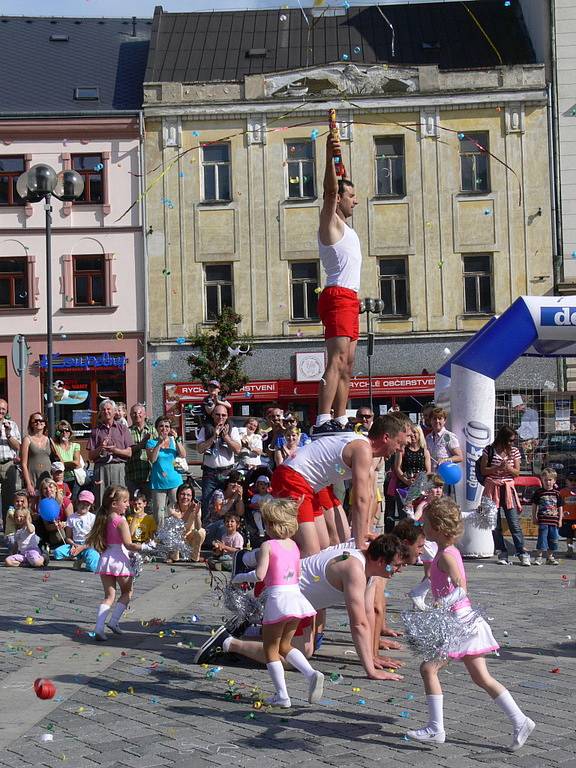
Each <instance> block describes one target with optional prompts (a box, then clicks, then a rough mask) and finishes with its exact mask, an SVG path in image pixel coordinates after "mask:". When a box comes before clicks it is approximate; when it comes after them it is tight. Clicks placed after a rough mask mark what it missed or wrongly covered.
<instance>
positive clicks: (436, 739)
mask: <svg viewBox="0 0 576 768" xmlns="http://www.w3.org/2000/svg"><path fill="white" fill-rule="evenodd" d="M406 736H408V738H409V739H415V740H416V741H428V742H432V743H434V744H444V742H445V741H446V732H445V731H438V732H437V733H435V732H434V731H433V730H432V729H431V728H429V727H428V726H426V728H419V729H418V730H417V731H406ZM526 738H528V737H526ZM524 741H526V739H524ZM522 743H524V742H522Z"/></svg>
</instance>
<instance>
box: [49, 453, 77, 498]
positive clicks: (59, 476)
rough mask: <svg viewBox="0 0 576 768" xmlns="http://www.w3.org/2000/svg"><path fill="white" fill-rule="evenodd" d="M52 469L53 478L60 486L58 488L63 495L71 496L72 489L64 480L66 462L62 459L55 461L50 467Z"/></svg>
mask: <svg viewBox="0 0 576 768" xmlns="http://www.w3.org/2000/svg"><path fill="white" fill-rule="evenodd" d="M50 471H51V474H52V480H54V482H55V483H56V485H57V486H58V490H59V491H60V492H61V493H62V495H63V496H67V497H68V498H70V497H71V496H72V491H71V490H70V486H69V485H68V483H65V482H64V463H63V462H62V461H53V462H52V466H51V467H50Z"/></svg>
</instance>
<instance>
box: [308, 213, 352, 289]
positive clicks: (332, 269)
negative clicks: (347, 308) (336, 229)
mask: <svg viewBox="0 0 576 768" xmlns="http://www.w3.org/2000/svg"><path fill="white" fill-rule="evenodd" d="M318 250H319V253H320V261H321V262H322V266H323V267H324V271H325V272H326V285H327V286H330V285H338V286H340V287H341V288H350V290H352V291H356V292H358V291H359V290H360V271H361V268H362V250H361V248H360V240H359V238H358V235H357V234H356V232H354V230H353V229H352V227H349V226H348V225H347V224H344V234H343V235H342V237H341V238H340V240H338V242H337V243H334V245H324V243H323V242H322V241H321V240H320V233H318Z"/></svg>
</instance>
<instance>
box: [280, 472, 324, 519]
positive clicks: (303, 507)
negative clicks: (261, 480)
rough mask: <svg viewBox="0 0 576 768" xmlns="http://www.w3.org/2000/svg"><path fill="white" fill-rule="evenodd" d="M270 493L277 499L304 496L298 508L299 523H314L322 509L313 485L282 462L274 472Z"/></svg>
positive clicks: (297, 498)
mask: <svg viewBox="0 0 576 768" xmlns="http://www.w3.org/2000/svg"><path fill="white" fill-rule="evenodd" d="M270 493H271V494H272V496H274V498H275V499H296V500H297V501H298V500H299V499H300V498H301V497H302V496H303V497H304V498H303V500H302V503H301V504H300V507H299V508H298V522H299V523H313V522H314V518H315V517H317V516H318V514H322V512H321V511H320V504H319V503H318V497H317V495H316V494H315V493H314V491H313V490H312V486H311V485H310V483H309V482H308V480H306V479H305V478H304V477H302V475H300V474H299V473H298V472H295V471H294V470H293V469H291V468H290V467H287V466H286V464H280V466H279V467H276V469H275V470H274V472H273V473H272V482H271V487H270Z"/></svg>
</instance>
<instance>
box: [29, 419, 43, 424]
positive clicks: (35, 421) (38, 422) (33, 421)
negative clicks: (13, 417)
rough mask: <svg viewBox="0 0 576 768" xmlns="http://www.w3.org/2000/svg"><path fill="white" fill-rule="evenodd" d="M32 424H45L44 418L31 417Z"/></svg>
mask: <svg viewBox="0 0 576 768" xmlns="http://www.w3.org/2000/svg"><path fill="white" fill-rule="evenodd" d="M32 424H46V420H45V419H32Z"/></svg>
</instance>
